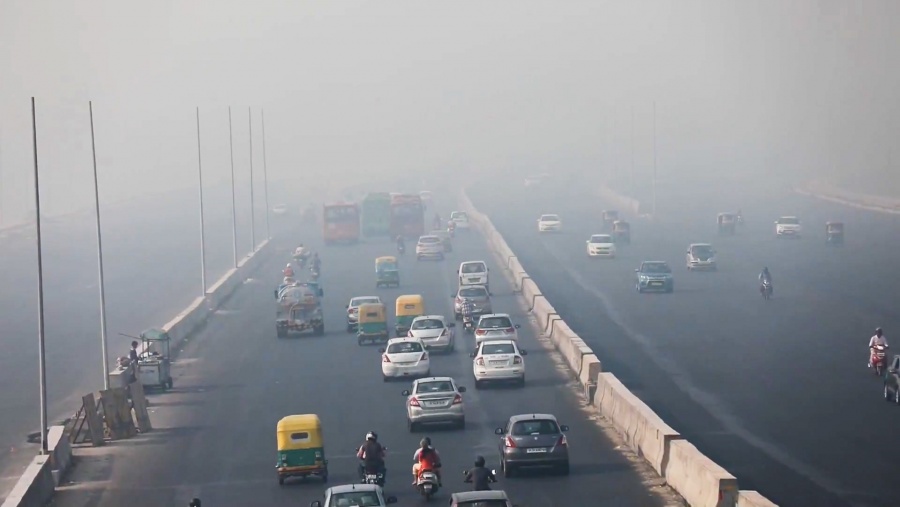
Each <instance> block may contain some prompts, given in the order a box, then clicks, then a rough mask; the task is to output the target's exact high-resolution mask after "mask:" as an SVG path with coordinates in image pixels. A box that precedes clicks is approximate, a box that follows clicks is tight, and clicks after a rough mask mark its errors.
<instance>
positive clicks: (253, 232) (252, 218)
mask: <svg viewBox="0 0 900 507" xmlns="http://www.w3.org/2000/svg"><path fill="white" fill-rule="evenodd" d="M247 117H248V121H249V124H250V251H251V252H255V251H256V209H255V208H254V206H255V203H254V199H253V108H251V107H248V108H247Z"/></svg>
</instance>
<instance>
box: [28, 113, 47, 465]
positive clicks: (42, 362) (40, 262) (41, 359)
mask: <svg viewBox="0 0 900 507" xmlns="http://www.w3.org/2000/svg"><path fill="white" fill-rule="evenodd" d="M31 136H32V141H33V142H32V147H33V149H34V209H35V217H36V219H37V223H36V227H37V268H38V370H39V372H40V393H41V394H40V403H41V454H47V357H46V354H45V347H44V259H43V255H42V251H43V248H42V245H41V183H40V177H39V174H38V173H39V171H38V144H37V114H36V113H35V106H34V97H31Z"/></svg>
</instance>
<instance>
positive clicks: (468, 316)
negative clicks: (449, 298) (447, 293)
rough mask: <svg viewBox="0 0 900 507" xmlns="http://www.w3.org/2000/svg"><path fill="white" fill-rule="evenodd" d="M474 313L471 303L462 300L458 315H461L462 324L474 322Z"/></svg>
mask: <svg viewBox="0 0 900 507" xmlns="http://www.w3.org/2000/svg"><path fill="white" fill-rule="evenodd" d="M474 311H475V307H474V305H473V304H472V302H471V301H469V300H468V299H463V302H462V305H461V306H460V309H459V313H460V315H462V319H463V324H465V323H466V322H473V323H474V320H475V318H474V317H475V316H474V315H473V312H474Z"/></svg>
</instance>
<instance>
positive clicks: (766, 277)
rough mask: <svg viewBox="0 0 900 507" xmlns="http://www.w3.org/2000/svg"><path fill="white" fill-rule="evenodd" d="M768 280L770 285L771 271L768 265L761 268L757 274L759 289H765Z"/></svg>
mask: <svg viewBox="0 0 900 507" xmlns="http://www.w3.org/2000/svg"><path fill="white" fill-rule="evenodd" d="M767 281H768V282H769V287H771V286H772V273H769V268H768V266H766V267H764V268H763V269H762V272H761V273H760V274H759V291H760V292H762V291H763V290H765V284H766V282H767Z"/></svg>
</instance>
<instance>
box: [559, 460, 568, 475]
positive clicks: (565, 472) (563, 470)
mask: <svg viewBox="0 0 900 507" xmlns="http://www.w3.org/2000/svg"><path fill="white" fill-rule="evenodd" d="M559 473H560V475H569V462H568V461H566V462H565V463H563V464H562V465H560V466H559Z"/></svg>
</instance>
